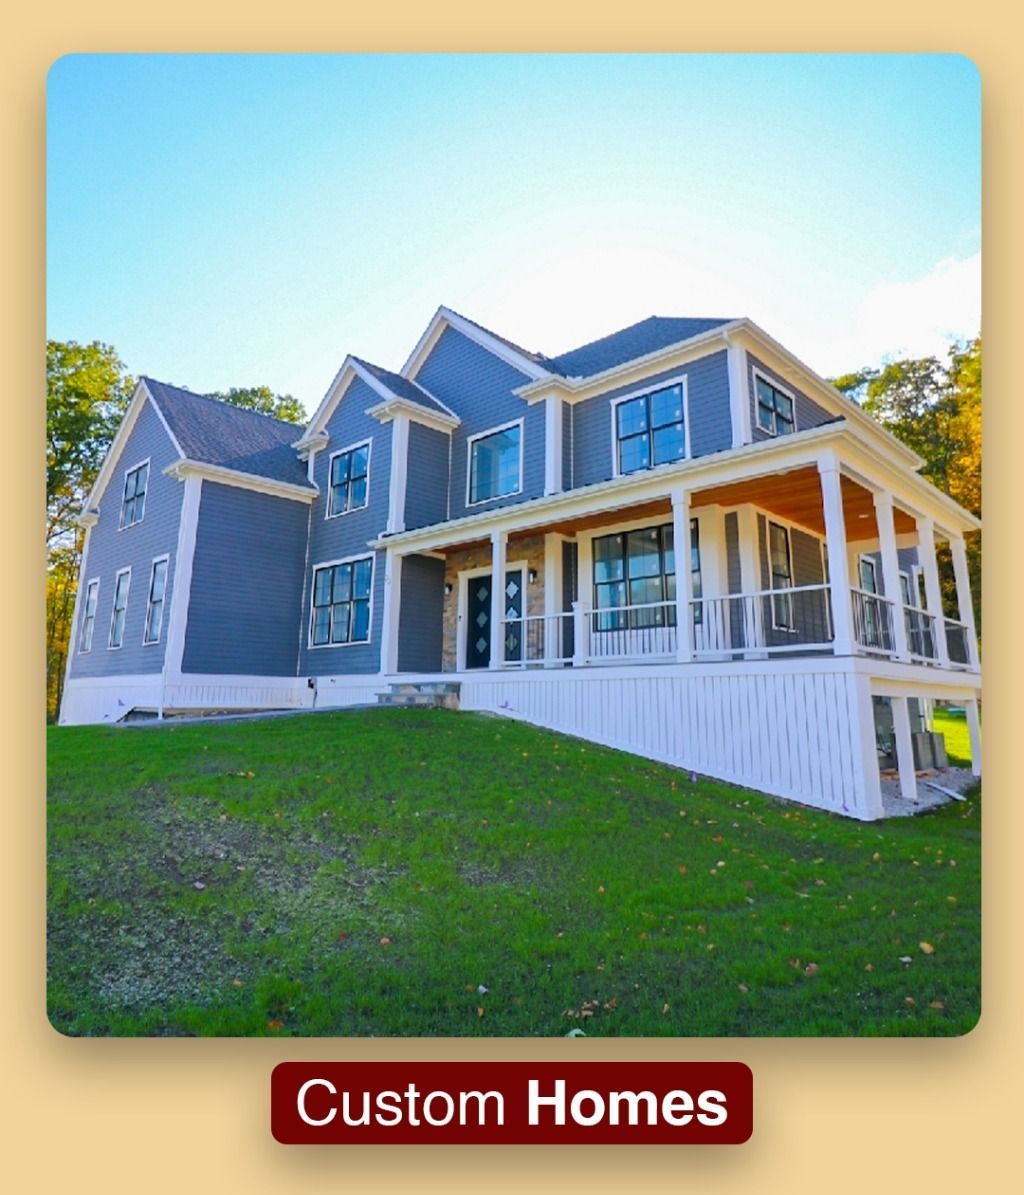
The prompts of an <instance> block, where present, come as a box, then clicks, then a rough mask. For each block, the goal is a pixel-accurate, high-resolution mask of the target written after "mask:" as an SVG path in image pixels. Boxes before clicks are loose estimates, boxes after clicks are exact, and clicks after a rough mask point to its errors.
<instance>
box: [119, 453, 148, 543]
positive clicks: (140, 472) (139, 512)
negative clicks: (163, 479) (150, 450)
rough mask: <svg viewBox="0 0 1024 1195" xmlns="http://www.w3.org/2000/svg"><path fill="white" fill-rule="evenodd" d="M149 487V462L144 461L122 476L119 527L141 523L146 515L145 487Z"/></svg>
mask: <svg viewBox="0 0 1024 1195" xmlns="http://www.w3.org/2000/svg"><path fill="white" fill-rule="evenodd" d="M148 485H149V461H144V462H143V463H142V464H141V465H138V466H136V468H134V469H129V470H128V472H127V473H126V474H125V475H124V497H123V499H122V500H121V527H122V528H124V527H131V526H133V525H134V524H135V523H141V522H142V516H143V515H144V514H145V513H146V487H147V486H148Z"/></svg>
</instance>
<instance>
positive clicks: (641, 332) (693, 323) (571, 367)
mask: <svg viewBox="0 0 1024 1195" xmlns="http://www.w3.org/2000/svg"><path fill="white" fill-rule="evenodd" d="M732 322H733V321H732V320H731V319H714V318H704V319H700V318H673V317H666V316H660V315H652V316H650V317H649V318H648V319H645V320H641V321H640V322H639V323H638V324H632V325H631V326H630V327H628V328H623V329H622V330H621V331H619V332H612V333H611V335H609V336H602V337H601V339H600V340H593V341H591V342H590V344H584V345H581V346H580V347H579V348H577V349H571V350H570V351H569V352H567V353H562V354H560V355H559V356H557V357H548V358H545V360H544V361H543V364H544V365H545V366H546V367H547V368H548V369H550V370H551V371H552V373H558V374H561V375H562V376H563V377H568V378H587V377H591V376H592V375H593V374H595V373H603V372H604V370H606V369H614V367H615V366H616V365H623V364H624V363H625V362H627V361H633V360H635V359H636V358H637V357H644V356H646V355H647V354H648V353H654V352H657V351H658V349H664V348H668V346H669V345H670V344H678V343H679V341H681V340H689V339H690V337H691V336H699V335H700V334H701V333H702V332H710V331H711V329H712V328H720V327H722V326H723V325H724V324H730V323H732Z"/></svg>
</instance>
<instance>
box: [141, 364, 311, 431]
mask: <svg viewBox="0 0 1024 1195" xmlns="http://www.w3.org/2000/svg"><path fill="white" fill-rule="evenodd" d="M141 380H142V381H143V382H153V383H155V384H156V385H157V386H160V387H161V388H162V389H164V390H176V391H177V392H178V393H179V394H187V395H188V397H189V398H201V399H202V400H203V401H204V402H212V403H214V404H215V405H216V406H219V407H225V408H227V409H228V410H231V411H240V412H241V413H242V414H243V415H252V416H254V417H255V418H257V419H264V420H269V421H270V422H271V423H278V424H280V425H281V426H282V427H287V428H290V429H292V430H294V429H295V428H297V427H305V424H304V423H292V422H291V421H290V420H288V419H278V417H277V416H276V415H267V414H266V413H265V412H264V411H254V410H253V409H252V407H241V406H239V405H238V404H237V403H233V402H228V401H227V400H226V399H223V398H214V397H213V396H212V395H210V394H200V393H199V392H198V391H196V390H189V388H188V387H187V386H176V385H174V383H173V382H161V381H160V379H159V378H154V377H150V376H149V375H148V374H142V375H141ZM154 397H156V396H155V395H154Z"/></svg>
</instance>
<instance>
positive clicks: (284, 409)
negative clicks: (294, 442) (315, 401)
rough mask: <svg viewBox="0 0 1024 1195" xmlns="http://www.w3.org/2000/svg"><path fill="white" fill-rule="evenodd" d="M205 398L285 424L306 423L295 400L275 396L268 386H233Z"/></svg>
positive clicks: (283, 395) (301, 409)
mask: <svg viewBox="0 0 1024 1195" xmlns="http://www.w3.org/2000/svg"><path fill="white" fill-rule="evenodd" d="M206 397H207V398H217V399H220V401H221V402H228V403H231V405H232V406H233V407H245V408H246V409H247V410H250V411H259V413H260V414H261V415H273V417H274V418H275V419H283V420H284V421H285V423H305V422H306V411H305V408H304V407H303V405H302V403H300V402H299V400H298V399H297V398H293V397H292V396H291V395H290V394H275V393H274V392H273V390H271V389H270V387H269V386H233V387H232V388H231V389H230V390H217V391H214V393H213V394H208V395H207V396H206Z"/></svg>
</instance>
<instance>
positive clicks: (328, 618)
mask: <svg viewBox="0 0 1024 1195" xmlns="http://www.w3.org/2000/svg"><path fill="white" fill-rule="evenodd" d="M372 594H373V557H372V556H360V557H355V558H352V559H349V560H332V561H328V562H327V563H325V564H318V565H315V566H314V568H313V598H312V602H311V613H310V621H309V645H310V647H343V646H345V645H346V644H350V643H369V641H370V614H371V609H372Z"/></svg>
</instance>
